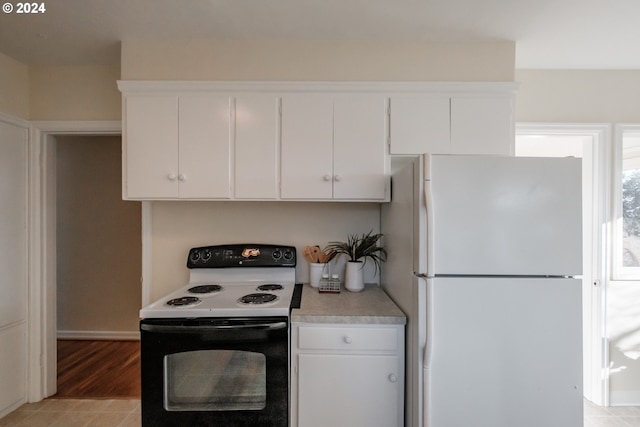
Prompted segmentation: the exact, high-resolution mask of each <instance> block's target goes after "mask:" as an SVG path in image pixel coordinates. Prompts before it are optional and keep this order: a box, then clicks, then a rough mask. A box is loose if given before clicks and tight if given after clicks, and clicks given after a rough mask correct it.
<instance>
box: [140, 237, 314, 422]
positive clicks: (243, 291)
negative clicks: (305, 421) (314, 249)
mask: <svg viewBox="0 0 640 427" xmlns="http://www.w3.org/2000/svg"><path fill="white" fill-rule="evenodd" d="M295 265H296V248H295V247H292V246H282V245H266V244H242V245H222V246H206V247H200V248H193V249H191V250H190V251H189V255H188V259H187V268H188V269H189V283H187V285H185V286H184V287H183V288H181V289H179V290H177V291H175V292H172V293H171V294H169V295H166V296H165V297H163V298H161V299H159V300H158V301H156V302H154V303H153V304H150V305H149V306H147V307H144V308H143V309H142V310H140V317H141V320H140V348H141V351H140V356H141V374H142V390H141V391H142V393H141V402H142V425H143V427H173V426H177V425H185V426H205V425H206V426H209V425H221V426H240V425H242V426H244V425H252V426H253V425H261V426H272V427H287V426H288V425H289V407H288V402H289V399H290V397H289V383H290V375H291V374H290V360H289V357H290V356H289V355H290V333H289V332H290V310H291V308H292V305H293V306H299V305H298V304H299V300H300V296H301V292H302V286H301V285H296V284H295V283H294V282H295Z"/></svg>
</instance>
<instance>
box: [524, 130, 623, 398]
mask: <svg viewBox="0 0 640 427" xmlns="http://www.w3.org/2000/svg"><path fill="white" fill-rule="evenodd" d="M516 135H585V136H591V137H592V138H593V141H594V147H593V151H594V152H593V159H594V160H593V164H592V168H593V172H594V177H596V178H597V180H594V189H593V209H594V212H593V222H594V229H593V231H592V233H593V242H594V248H593V251H594V252H593V255H592V257H593V260H594V263H595V264H596V265H595V268H594V274H593V280H594V286H592V287H591V291H592V294H591V296H590V297H591V300H592V302H593V304H592V306H593V308H594V312H593V317H592V322H591V325H587V327H589V326H590V331H591V333H590V335H591V337H592V339H591V341H592V343H593V345H592V347H591V354H590V358H591V360H592V361H593V362H592V365H591V366H590V367H585V369H589V370H590V376H591V378H592V381H591V384H584V390H585V395H587V396H589V397H590V400H592V401H593V402H594V403H596V404H598V405H603V406H608V404H609V373H608V365H609V353H608V345H607V340H606V336H607V335H606V314H607V313H606V289H607V280H608V278H609V259H610V257H609V253H608V251H609V249H608V248H609V246H610V245H609V238H610V235H611V230H610V224H611V209H609V206H610V200H611V198H610V197H611V195H610V188H611V181H610V179H611V178H610V177H611V155H610V153H611V125H609V124H606V123H593V124H589V123H587V124H585V123H561V124H558V123H517V124H516Z"/></svg>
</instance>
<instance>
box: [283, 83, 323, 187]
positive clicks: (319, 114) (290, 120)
mask: <svg viewBox="0 0 640 427" xmlns="http://www.w3.org/2000/svg"><path fill="white" fill-rule="evenodd" d="M281 120H282V134H281V138H282V140H281V144H282V153H281V159H282V164H281V169H280V176H281V179H282V182H281V184H280V188H281V193H280V194H281V196H282V198H283V199H331V198H332V197H333V97H332V96H330V95H322V94H292V95H285V96H283V97H282V119H281Z"/></svg>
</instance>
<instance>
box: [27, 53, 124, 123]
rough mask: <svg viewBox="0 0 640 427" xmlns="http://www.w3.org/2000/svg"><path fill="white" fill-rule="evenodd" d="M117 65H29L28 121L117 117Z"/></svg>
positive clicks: (118, 96)
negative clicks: (29, 110) (29, 111)
mask: <svg viewBox="0 0 640 427" xmlns="http://www.w3.org/2000/svg"><path fill="white" fill-rule="evenodd" d="M119 78H120V69H119V68H118V67H106V66H73V67H72V66H67V67H53V66H32V67H30V68H29V81H30V85H31V94H30V98H29V105H30V109H31V114H30V119H31V120H120V119H121V104H122V103H121V97H120V92H119V91H118V88H117V85H116V81H117V80H118V79H119Z"/></svg>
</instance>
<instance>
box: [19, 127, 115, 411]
mask: <svg viewBox="0 0 640 427" xmlns="http://www.w3.org/2000/svg"><path fill="white" fill-rule="evenodd" d="M121 134H122V122H121V121H34V122H31V125H30V132H29V210H30V213H31V215H30V219H29V265H28V268H29V301H28V306H29V314H28V319H29V320H28V321H29V327H28V332H27V334H28V336H27V340H28V348H29V350H28V367H27V372H28V375H27V400H28V401H29V402H38V401H40V400H42V399H44V398H45V397H48V396H51V395H53V394H55V393H56V389H57V366H56V365H57V344H56V334H57V321H56V179H55V177H56V175H55V174H56V167H55V161H56V155H55V149H54V147H53V144H52V141H53V138H54V137H55V136H56V135H86V136H101V135H121Z"/></svg>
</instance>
